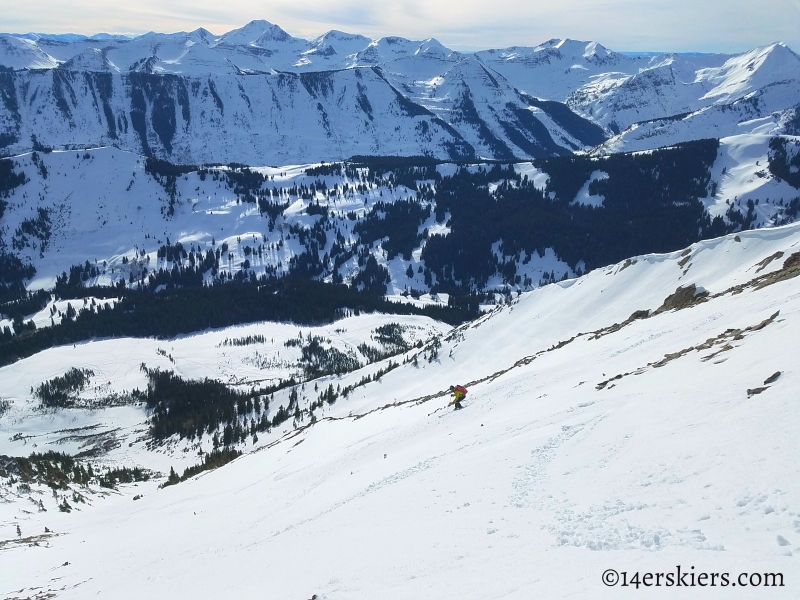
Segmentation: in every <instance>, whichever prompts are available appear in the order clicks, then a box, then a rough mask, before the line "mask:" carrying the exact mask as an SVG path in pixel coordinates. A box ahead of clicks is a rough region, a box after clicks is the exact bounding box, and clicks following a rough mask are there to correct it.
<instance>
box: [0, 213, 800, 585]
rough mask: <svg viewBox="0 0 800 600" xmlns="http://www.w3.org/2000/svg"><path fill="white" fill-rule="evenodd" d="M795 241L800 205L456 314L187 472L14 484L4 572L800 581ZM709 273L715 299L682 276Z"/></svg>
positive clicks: (562, 581) (27, 575) (555, 581)
mask: <svg viewBox="0 0 800 600" xmlns="http://www.w3.org/2000/svg"><path fill="white" fill-rule="evenodd" d="M798 253H800V227H798V226H796V225H792V226H787V227H783V228H778V229H770V230H760V231H749V232H744V233H741V234H739V235H737V236H728V237H726V238H720V239H716V240H710V241H707V242H702V243H699V244H696V245H694V246H692V247H690V248H688V249H687V250H686V251H684V252H675V253H672V254H669V255H648V256H643V257H637V258H635V259H633V260H629V261H626V262H625V263H621V264H619V265H614V266H611V267H608V268H605V269H599V270H596V271H594V272H592V273H590V274H588V275H586V276H584V277H582V278H580V279H578V280H575V281H570V282H566V283H562V284H554V285H551V286H547V287H545V288H542V289H539V290H536V291H534V292H531V293H528V294H524V295H522V296H521V297H520V298H518V299H517V300H515V301H514V302H513V303H512V304H511V305H509V306H506V307H504V308H502V309H498V310H497V311H494V312H493V313H491V314H489V315H486V316H484V317H482V318H481V319H480V320H479V321H477V322H475V323H472V324H467V325H465V326H463V327H460V328H458V329H457V330H453V331H451V332H450V333H449V334H448V335H447V336H446V337H445V338H444V339H443V340H442V347H441V349H440V350H439V353H438V358H435V359H432V360H431V362H428V360H426V359H425V354H426V352H427V353H428V355H430V347H429V348H428V349H427V350H425V349H423V350H419V351H416V352H419V353H420V354H419V356H418V359H419V360H418V365H417V366H415V365H414V364H413V363H408V364H405V365H403V366H401V367H400V368H398V369H396V370H394V371H392V372H391V373H388V374H386V375H385V376H384V377H383V378H382V379H381V380H380V382H376V383H370V384H367V385H366V386H364V387H362V388H358V389H357V390H356V392H355V393H354V395H353V396H351V398H349V399H347V400H344V399H340V400H339V401H337V402H336V404H334V405H332V406H331V407H328V408H325V409H324V413H323V414H321V415H318V416H319V417H320V420H319V421H317V423H316V424H314V425H313V426H311V427H305V428H301V429H298V430H296V431H293V432H289V433H288V434H286V435H284V436H283V437H281V438H279V439H277V440H275V441H276V442H277V443H274V444H269V446H268V447H264V448H263V449H262V450H260V451H258V452H254V453H252V454H248V455H245V456H243V457H242V458H240V459H238V460H236V461H235V462H234V463H232V464H230V465H228V466H225V467H222V468H220V469H218V470H216V471H213V472H211V473H206V474H204V475H201V476H199V477H197V478H195V479H193V480H191V481H188V482H185V483H181V484H179V485H177V486H173V487H170V488H165V489H162V490H157V489H156V487H155V483H147V484H141V483H140V484H138V485H137V486H127V487H125V486H123V488H121V491H120V492H119V493H115V494H112V495H111V496H109V497H107V498H104V499H102V498H100V497H95V496H93V497H92V504H93V506H85V507H83V509H82V510H81V511H80V512H73V513H70V514H64V513H57V512H54V511H53V510H52V508H51V509H49V510H48V511H47V512H30V511H28V512H26V511H25V510H22V506H23V505H21V504H18V503H17V502H15V503H13V504H4V505H2V508H0V510H2V511H3V512H2V514H3V517H2V518H3V527H2V532H3V539H4V542H5V543H4V544H3V547H2V548H3V561H2V562H0V581H2V582H3V583H2V591H3V592H4V593H5V595H8V596H11V597H26V596H28V595H31V594H33V593H40V594H41V593H49V592H52V593H53V594H55V595H56V597H59V598H78V597H81V598H82V597H86V596H88V595H96V594H111V595H113V596H114V597H120V598H128V597H130V598H138V597H142V596H143V595H147V596H154V597H167V596H183V595H191V596H194V597H200V598H210V597H214V596H218V595H219V594H230V593H232V592H233V593H235V594H237V595H242V596H245V597H255V596H261V595H263V594H264V593H265V590H268V593H269V594H270V595H271V596H274V597H280V598H290V597H292V598H297V597H299V598H310V597H312V596H313V595H314V594H316V595H317V597H318V598H320V599H337V598H342V599H343V598H348V599H353V598H371V597H381V598H409V597H414V598H442V597H461V598H476V599H477V598H481V599H486V598H501V597H502V598H530V597H546V598H566V597H579V598H618V597H619V596H620V594H621V593H626V592H628V593H636V594H639V595H642V596H643V597H657V596H658V597H660V596H662V595H663V594H664V593H665V592H664V590H663V589H658V590H655V592H654V590H652V589H645V588H641V589H638V590H636V591H635V592H634V591H633V590H624V591H622V592H621V591H620V589H619V588H608V587H606V586H605V585H603V583H602V580H601V576H602V574H603V572H604V571H605V570H606V569H609V568H613V569H616V570H617V571H620V572H622V571H625V572H627V573H628V577H629V578H630V577H631V576H632V574H633V572H636V571H638V572H640V573H642V574H643V573H644V572H662V573H664V572H672V573H675V570H676V568H677V567H676V566H677V565H680V566H681V568H682V570H683V571H690V570H691V569H692V567H695V572H696V573H700V572H706V573H727V574H729V575H728V580H729V581H733V582H735V581H741V580H739V579H738V576H739V574H740V573H741V572H747V573H760V574H763V573H782V574H783V576H784V579H785V586H784V587H779V588H772V589H769V590H760V591H759V595H763V594H769V596H770V597H775V598H793V597H795V596H796V592H797V588H796V581H795V580H796V579H797V577H798V575H800V569H798V566H797V564H796V556H793V555H794V554H795V547H796V544H797V543H798V539H800V538H798V535H799V534H798V530H797V520H798V515H800V488H798V485H797V481H798V477H797V475H798V472H797V465H798V459H800V456H798V446H797V444H796V443H795V437H796V436H795V432H796V429H797V427H798V425H799V424H800V423H798V419H800V413H799V412H798V410H797V406H796V401H795V400H796V393H795V388H796V384H797V373H796V369H795V367H794V366H793V365H794V363H793V361H792V359H791V356H792V355H793V349H794V341H795V340H796V339H797V336H798V334H800V304H798V302H799V301H800V294H798V281H800V280H798V279H797V275H798V273H800V271H798V264H800V263H798V256H800V254H798ZM692 284H694V285H695V286H696V288H695V290H694V291H695V292H697V293H701V292H706V293H707V294H708V295H707V296H706V297H705V301H703V300H702V294H700V299H698V298H697V297H696V295H695V294H694V293H693V291H689V292H688V294H682V295H681V294H678V295H677V296H676V295H674V294H675V292H676V288H677V287H678V286H690V285H692ZM670 298H671V299H670ZM648 310H649V311H650V313H649V316H646V315H647V313H645V312H637V311H648ZM632 315H633V316H634V318H630V319H629V317H632ZM217 335H219V334H217ZM93 343H103V342H93ZM51 352H54V351H51ZM117 356H119V357H120V358H122V361H123V364H127V359H125V358H124V356H123V354H122V353H120V354H117ZM75 358H76V359H77V358H78V357H77V356H76V357H75ZM137 360H139V359H138V357H136V358H131V361H130V362H131V368H134V369H135V368H136V364H135V362H136V361H137ZM25 363H26V361H23V363H19V364H18V365H15V366H12V367H5V368H4V369H2V370H0V376H2V377H10V376H13V375H11V372H12V371H11V370H13V369H16V368H19V367H20V366H22V365H23V364H25ZM27 363H28V364H35V363H36V361H35V359H28V361H27ZM38 364H39V365H40V366H41V364H42V363H41V362H39V363H38ZM777 372H779V373H780V375H778V376H777V378H773V377H771V376H773V375H774V374H775V373H777ZM44 375H45V374H44V373H42V376H44ZM28 376H30V375H28ZM355 376H357V374H353V375H352V376H345V377H344V378H343V379H342V382H343V383H344V382H345V381H347V380H348V378H349V377H355ZM767 379H771V380H772V381H773V382H772V383H769V384H764V381H765V380H767ZM455 382H459V383H463V384H465V385H467V387H469V389H470V394H469V396H468V399H467V408H466V409H465V410H463V411H461V412H449V411H446V410H443V407H444V404H445V403H446V397H445V392H444V390H445V389H446V387H447V385H449V384H450V383H455ZM759 388H761V389H759ZM437 409H438V410H437ZM2 426H3V429H5V430H6V431H9V432H11V431H12V429H13V431H25V427H26V421H25V419H21V420H19V421H17V422H15V423H14V424H13V426H12V425H11V423H10V422H9V421H8V420H6V419H5V418H4V420H3V421H2ZM275 434H276V435H281V434H280V432H275ZM138 456H139V457H140V460H141V461H142V462H143V463H144V462H145V461H147V460H151V458H149V457H150V456H151V455H150V454H149V453H146V452H139V454H138ZM152 460H154V461H155V462H156V463H158V464H161V465H163V464H165V463H166V462H167V461H165V460H164V459H163V457H162V458H157V457H154V458H152ZM173 460H176V459H173ZM134 494H137V495H143V496H144V497H143V498H141V499H140V500H138V501H137V502H135V503H134V502H132V501H131V497H132V496H133V495H134ZM23 495H24V494H23ZM44 499H45V500H48V502H52V501H50V500H49V499H48V498H46V497H45V498H44ZM17 524H18V525H19V526H20V530H21V534H22V537H21V538H19V539H17V538H16V525H17ZM45 526H46V527H48V528H49V530H50V531H51V533H50V534H43V533H42V532H44V530H45V529H44V528H45ZM34 541H35V542H36V544H37V545H34V544H33V542H34ZM232 573H237V574H238V576H236V577H233V578H231V577H230V574H232ZM661 581H662V585H663V584H664V581H665V579H664V578H663V577H662V579H661ZM706 581H708V577H707V578H706ZM745 582H747V577H745ZM716 583H717V586H719V584H720V583H721V578H720V576H719V575H718V576H717V578H716ZM719 593H720V590H719V589H718V587H715V588H709V587H705V588H700V587H695V588H694V589H693V590H692V595H693V596H697V597H702V598H711V597H717V596H718V595H719ZM724 594H725V595H726V596H730V597H733V598H751V597H753V596H754V594H755V592H754V591H753V590H749V589H748V588H746V587H744V588H743V587H742V585H741V584H738V587H735V588H734V587H729V588H728V589H726V590H725V591H724Z"/></svg>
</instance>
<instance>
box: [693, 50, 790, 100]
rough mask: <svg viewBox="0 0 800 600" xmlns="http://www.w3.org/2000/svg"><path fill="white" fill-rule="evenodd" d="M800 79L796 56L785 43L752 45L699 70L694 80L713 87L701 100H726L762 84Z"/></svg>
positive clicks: (762, 85) (757, 87)
mask: <svg viewBox="0 0 800 600" xmlns="http://www.w3.org/2000/svg"><path fill="white" fill-rule="evenodd" d="M799 78H800V56H797V54H795V53H794V52H792V51H791V50H790V49H789V48H788V47H787V46H786V45H785V44H772V45H770V46H766V47H764V48H755V49H753V50H751V51H749V52H745V53H744V54H740V55H738V56H734V57H732V58H730V59H728V60H727V61H725V64H724V65H722V66H721V67H719V68H716V69H714V68H711V69H701V70H699V71H698V72H697V81H698V82H708V83H709V84H711V85H713V87H712V88H711V89H710V90H709V91H708V92H707V93H706V94H705V95H704V96H702V98H701V100H707V99H710V100H713V101H715V102H730V101H732V100H736V99H738V98H741V97H742V96H744V95H746V94H747V93H748V92H751V91H754V90H757V89H759V88H762V87H766V86H769V85H771V84H775V83H777V82H783V81H785V80H795V81H796V80H797V79H799Z"/></svg>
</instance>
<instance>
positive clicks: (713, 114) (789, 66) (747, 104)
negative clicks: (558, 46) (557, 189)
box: [568, 44, 800, 152]
mask: <svg viewBox="0 0 800 600" xmlns="http://www.w3.org/2000/svg"><path fill="white" fill-rule="evenodd" d="M721 59H725V60H724V62H723V63H722V64H720V65H719V66H710V65H711V64H713V63H714V62H720V60H721ZM703 63H706V66H702V65H703ZM798 89H800V57H798V56H797V55H796V54H795V53H794V52H792V51H791V50H790V49H789V48H787V47H786V46H785V45H783V44H773V45H771V46H767V47H764V48H756V49H754V50H752V51H750V52H746V53H744V54H741V55H737V56H733V57H726V56H723V55H718V56H707V57H693V59H692V60H689V59H688V58H684V57H676V56H672V57H668V58H667V59H664V60H661V61H659V62H658V64H656V65H654V66H652V67H650V68H648V69H646V70H643V71H641V72H639V73H637V74H635V75H631V76H627V77H615V78H614V77H611V78H598V79H597V80H596V81H595V82H593V83H592V84H590V85H586V86H584V87H582V88H580V89H578V90H576V91H575V92H573V93H572V94H571V96H570V98H569V100H568V104H569V105H570V106H571V107H572V108H573V109H575V110H577V111H578V112H582V113H586V112H588V113H589V114H591V115H592V116H593V117H594V118H595V119H597V120H598V121H599V122H600V123H603V124H604V125H607V126H609V127H611V128H612V129H614V130H616V131H618V132H620V135H619V136H618V137H616V138H612V139H611V140H609V141H608V142H607V143H606V144H605V145H604V148H603V151H606V152H620V151H624V150H642V149H646V148H654V147H657V146H660V145H667V144H673V143H676V142H682V141H688V140H691V139H700V138H704V137H713V138H720V137H727V136H731V135H737V134H740V133H776V134H777V133H781V132H782V131H783V123H782V120H783V117H784V115H785V114H786V112H787V110H790V109H791V108H792V107H794V106H795V105H796V104H797V94H798Z"/></svg>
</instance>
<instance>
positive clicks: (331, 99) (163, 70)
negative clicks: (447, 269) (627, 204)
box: [0, 21, 800, 164]
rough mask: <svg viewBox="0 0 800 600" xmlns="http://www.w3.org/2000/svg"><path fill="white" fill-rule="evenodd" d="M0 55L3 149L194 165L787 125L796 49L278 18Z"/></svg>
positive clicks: (799, 87) (459, 156) (474, 151)
mask: <svg viewBox="0 0 800 600" xmlns="http://www.w3.org/2000/svg"><path fill="white" fill-rule="evenodd" d="M0 66H2V71H0V99H2V103H0V149H2V151H3V152H4V153H6V154H16V153H19V152H23V151H26V150H30V149H32V147H33V140H34V139H35V140H36V142H37V143H38V144H41V145H44V146H48V147H53V148H59V149H62V148H76V147H81V148H83V147H88V146H102V145H114V146H117V147H120V148H121V149H125V150H129V151H132V152H140V153H143V154H147V155H152V156H156V157H159V158H163V159H168V160H171V161H173V162H179V163H193V164H197V163H204V162H221V163H227V162H242V163H247V164H287V163H292V162H294V163H297V162H312V161H320V160H328V161H330V160H341V159H343V158H348V157H350V156H353V155H403V156H411V155H428V156H432V157H435V158H440V159H449V160H464V159H471V160H474V159H481V158H487V159H502V160H506V159H514V158H520V159H528V158H537V157H544V156H556V155H563V154H569V153H573V152H582V151H594V152H596V153H603V154H606V153H613V152H619V151H625V150H637V149H649V148H655V147H658V146H663V145H666V144H672V143H677V142H681V141H688V140H692V139H701V138H708V137H711V138H720V137H724V136H728V135H735V134H741V133H751V132H752V133H760V134H769V133H772V134H778V133H783V132H785V131H786V127H787V123H788V122H790V121H791V119H792V116H793V115H794V114H795V113H794V112H793V109H794V107H795V105H796V104H797V98H798V91H800V58H799V57H798V56H797V55H796V54H795V53H794V52H792V51H791V50H790V49H789V48H787V47H786V46H785V45H782V44H773V45H771V46H767V47H764V48H757V49H754V50H751V51H749V52H746V53H744V54H741V55H736V56H729V55H684V54H672V55H653V56H629V55H625V54H621V53H618V52H613V51H611V50H609V49H607V48H605V47H604V46H602V45H601V44H598V43H596V42H579V41H574V40H550V41H548V42H545V43H543V44H541V45H539V46H536V47H524V48H523V47H512V48H506V49H501V50H486V51H482V52H477V53H474V54H467V53H459V52H454V51H452V50H450V49H448V48H446V47H444V46H443V45H442V44H440V43H439V42H438V41H436V40H435V39H428V40H423V41H412V40H408V39H405V38H400V37H385V38H381V39H379V40H370V39H369V38H366V37H364V36H361V35H355V34H347V33H343V32H340V31H330V32H328V33H326V34H324V35H322V36H320V37H318V38H316V39H314V40H304V39H299V38H295V37H292V36H291V35H289V34H288V33H286V32H285V31H283V30H282V29H281V28H280V27H278V26H277V25H274V24H271V23H269V22H267V21H253V22H251V23H249V24H247V25H245V26H244V27H242V28H241V29H237V30H234V31H231V32H229V33H226V34H225V35H222V36H215V35H213V34H212V33H210V32H208V31H206V30H204V29H198V30H195V31H192V32H189V33H175V34H159V33H149V34H145V35H142V36H139V37H136V38H133V39H130V38H122V37H113V36H98V37H97V38H80V37H78V38H75V37H69V38H64V37H62V36H52V37H41V36H16V35H2V36H0ZM223 133H224V135H222V134H223Z"/></svg>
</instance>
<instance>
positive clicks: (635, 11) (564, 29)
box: [2, 0, 800, 52]
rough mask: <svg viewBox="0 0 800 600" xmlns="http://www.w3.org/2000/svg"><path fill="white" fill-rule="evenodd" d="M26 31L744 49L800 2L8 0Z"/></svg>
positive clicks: (786, 27)
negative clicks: (269, 32)
mask: <svg viewBox="0 0 800 600" xmlns="http://www.w3.org/2000/svg"><path fill="white" fill-rule="evenodd" d="M3 13H4V14H3V25H2V27H3V28H4V29H6V30H12V31H17V32H28V31H37V32H51V33H63V32H68V31H69V32H76V33H95V32H99V31H109V32H138V33H143V32H146V31H150V30H155V31H164V32H172V31H179V30H185V31H188V30H192V29H195V28H197V27H205V28H206V29H209V30H210V31H212V32H214V33H217V34H221V33H224V32H226V31H229V30H231V29H234V28H237V27H241V26H242V25H244V24H245V23H247V22H249V21H251V20H253V19H267V20H268V21H271V22H273V23H277V24H278V25H280V26H281V27H282V28H283V29H285V30H286V31H288V32H289V33H291V34H292V35H296V36H299V37H305V38H312V37H315V36H317V35H320V34H322V33H324V32H325V31H328V30H330V29H341V30H345V31H349V32H352V33H361V34H364V35H367V36H371V37H374V38H377V37H381V36H385V35H402V36H405V37H410V38H413V39H424V38H428V37H435V38H437V39H439V41H441V42H442V43H444V44H445V45H447V46H450V47H453V48H456V49H463V48H473V49H477V48H489V47H505V46H510V45H535V44H538V43H541V42H542V41H545V40H547V39H550V38H554V37H571V38H574V39H584V40H596V41H599V42H601V43H603V44H605V45H606V46H608V47H610V48H613V49H615V50H672V51H705V52H712V51H720V52H734V51H742V50H746V49H749V48H751V47H754V46H759V45H765V44H768V43H771V42H773V41H777V40H781V41H785V42H786V43H788V44H789V45H790V46H792V47H795V48H798V49H800V0H761V1H760V2H754V1H753V0H725V2H720V1H719V0H591V1H590V0H559V1H558V2H553V1H552V0H492V1H491V2H464V1H463V0H438V1H436V2H431V1H430V0H427V1H423V0H383V1H382V2H380V3H376V2H374V1H371V2H365V1H363V0H338V1H337V0H267V1H266V2H264V1H255V0H229V1H228V2H226V3H224V4H223V3H220V2H219V1H218V0H215V1H212V0H192V1H189V0H173V1H172V2H169V3H164V2H163V0H137V2H135V3H133V2H130V3H123V2H119V1H116V0H70V1H69V2H65V1H64V0H29V1H26V2H10V1H8V0H6V1H5V2H3Z"/></svg>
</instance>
